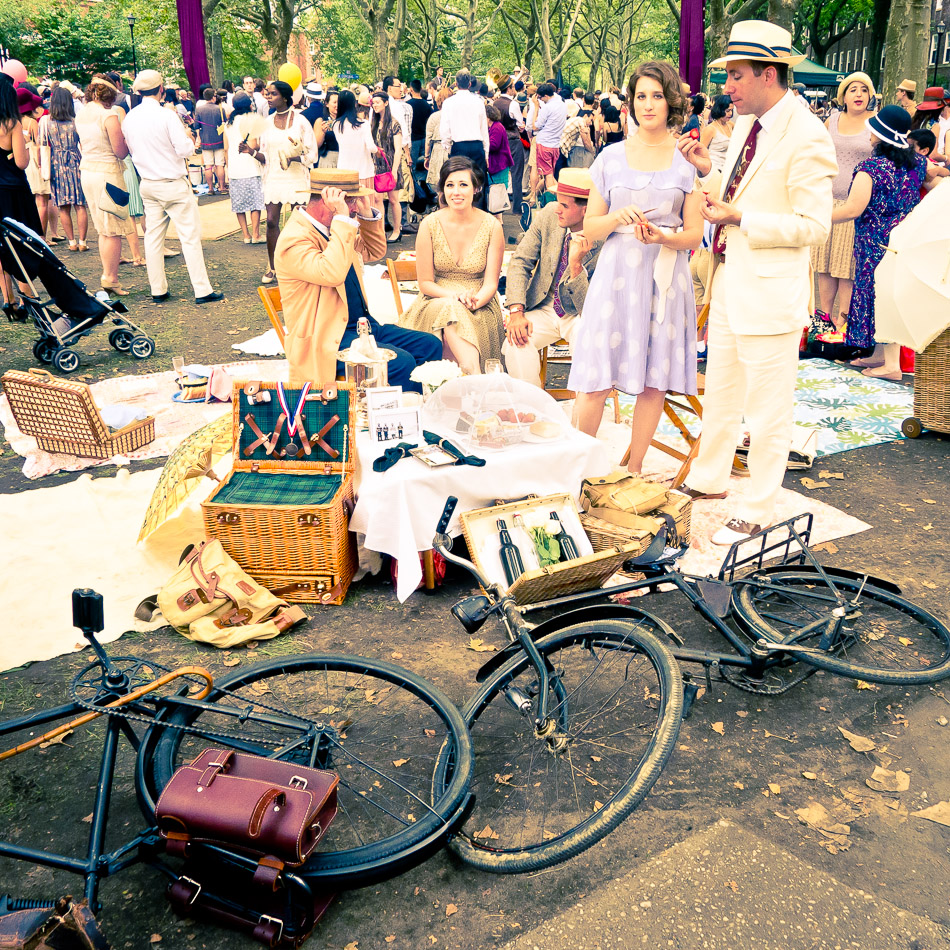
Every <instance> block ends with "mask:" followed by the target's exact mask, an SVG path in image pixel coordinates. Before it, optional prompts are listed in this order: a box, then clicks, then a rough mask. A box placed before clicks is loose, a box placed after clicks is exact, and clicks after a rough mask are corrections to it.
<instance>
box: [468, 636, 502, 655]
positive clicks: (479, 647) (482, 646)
mask: <svg viewBox="0 0 950 950" xmlns="http://www.w3.org/2000/svg"><path fill="white" fill-rule="evenodd" d="M468 649H469V650H474V651H475V652H476V653H492V652H494V650H495V649H496V648H495V647H493V646H492V645H491V644H490V643H485V642H484V641H483V640H481V639H479V638H478V637H471V638H470V639H469V641H468Z"/></svg>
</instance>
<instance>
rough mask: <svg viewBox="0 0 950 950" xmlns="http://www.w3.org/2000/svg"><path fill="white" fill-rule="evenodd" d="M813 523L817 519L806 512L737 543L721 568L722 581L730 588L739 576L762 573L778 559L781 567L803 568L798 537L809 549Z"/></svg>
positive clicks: (730, 550)
mask: <svg viewBox="0 0 950 950" xmlns="http://www.w3.org/2000/svg"><path fill="white" fill-rule="evenodd" d="M814 520H815V519H814V515H812V514H810V513H807V512H806V513H805V514H801V515H795V517H794V518H789V519H788V520H787V521H782V522H780V523H779V524H775V525H772V527H770V528H766V529H765V530H764V531H760V532H759V533H758V534H753V535H752V536H751V537H749V538H745V539H743V540H742V541H736V542H735V544H733V545H732V547H730V548H729V552H728V553H727V554H726V557H725V559H724V560H723V562H722V567H720V568H719V580H721V581H724V582H725V583H727V584H731V583H732V582H733V581H734V580H735V578H736V575H737V574H738V573H740V572H742V573H745V574H748V573H751V572H752V571H755V570H760V569H761V568H762V567H764V565H765V562H766V561H772V560H776V559H777V560H778V563H779V564H803V563H804V562H805V551H804V549H803V548H802V546H801V545H800V544H799V542H798V539H797V538H796V535H797V536H798V538H801V541H802V544H804V545H805V547H807V546H808V545H809V543H810V542H811V529H812V523H813V521H814ZM740 552H741V555H740Z"/></svg>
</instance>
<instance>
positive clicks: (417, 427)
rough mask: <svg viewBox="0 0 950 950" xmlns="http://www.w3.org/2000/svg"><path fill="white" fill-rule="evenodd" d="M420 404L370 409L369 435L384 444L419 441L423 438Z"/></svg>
mask: <svg viewBox="0 0 950 950" xmlns="http://www.w3.org/2000/svg"><path fill="white" fill-rule="evenodd" d="M419 413H420V407H419V406H399V407H397V408H395V409H378V410H375V411H374V410H372V409H370V410H369V413H368V415H369V437H370V439H372V440H373V441H374V442H377V443H379V444H380V445H384V444H386V443H388V442H418V441H419V440H420V439H421V438H422V422H421V421H420V418H419Z"/></svg>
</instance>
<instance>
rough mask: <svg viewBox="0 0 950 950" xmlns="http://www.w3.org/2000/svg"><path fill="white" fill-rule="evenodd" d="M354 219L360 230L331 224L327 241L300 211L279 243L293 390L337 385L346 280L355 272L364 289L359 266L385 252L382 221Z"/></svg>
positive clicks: (276, 257)
mask: <svg viewBox="0 0 950 950" xmlns="http://www.w3.org/2000/svg"><path fill="white" fill-rule="evenodd" d="M357 220H358V222H359V226H358V227H354V226H353V225H352V224H347V223H345V222H343V221H337V220H336V219H334V220H333V221H331V222H330V238H329V240H327V238H325V237H324V236H323V235H322V234H321V233H320V232H319V231H318V230H317V229H316V228H315V227H314V225H313V222H312V221H311V220H310V218H309V217H306V216H305V215H304V214H302V213H301V212H300V211H299V210H298V211H294V213H293V214H292V215H291V216H290V219H289V220H288V221H287V224H286V225H284V230H283V231H281V233H280V237H279V238H278V239H277V249H276V251H275V253H274V267H275V270H276V272H277V283H278V286H279V287H280V300H281V304H282V306H283V309H284V322H285V324H286V325H287V336H286V338H285V339H284V350H285V351H286V353H287V360H288V362H289V363H290V383H291V385H292V386H301V385H303V383H305V382H308V381H309V382H311V383H317V384H319V385H320V386H321V387H326V386H329V385H332V384H333V383H334V382H335V380H336V355H337V352H338V351H339V349H340V341H341V340H342V339H343V332H344V331H345V330H346V324H347V318H348V316H349V312H348V310H347V305H346V289H345V286H344V284H345V282H346V275H347V274H348V273H349V270H350V267H351V266H352V267H354V268H355V270H356V276H357V277H358V278H359V281H360V287H361V288H363V262H364V261H366V262H369V261H378V260H380V259H381V258H382V257H383V256H384V255H385V253H386V231H385V224H384V222H383V219H382V217H379V218H376V219H375V220H369V219H365V218H359V219H357ZM363 297H364V299H365V298H366V289H365V288H363Z"/></svg>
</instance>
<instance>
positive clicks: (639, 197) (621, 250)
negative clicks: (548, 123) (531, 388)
mask: <svg viewBox="0 0 950 950" xmlns="http://www.w3.org/2000/svg"><path fill="white" fill-rule="evenodd" d="M590 172H591V176H592V177H593V179H594V185H595V186H596V187H597V190H598V191H599V192H600V194H601V195H602V197H603V198H604V200H605V201H606V202H607V203H608V205H609V207H610V210H611V211H616V210H617V209H618V208H622V207H624V206H625V205H629V204H635V205H636V206H637V207H638V208H640V209H641V211H643V212H645V214H646V217H647V219H648V220H649V221H650V222H651V223H653V224H657V225H661V226H664V227H669V228H677V227H682V225H683V202H684V200H685V199H686V195H687V194H689V193H690V192H691V191H692V190H693V184H694V182H695V177H696V172H695V169H694V168H693V166H692V165H690V164H689V162H687V161H686V159H685V158H683V156H682V155H681V154H680V152H679V151H675V152H674V153H673V164H672V165H671V166H670V167H669V168H667V169H665V170H664V171H658V172H641V171H634V170H633V169H632V168H630V165H629V163H628V162H627V155H626V150H625V146H624V143H623V142H618V143H616V144H615V145H608V146H607V148H605V149H604V150H603V152H601V154H600V155H599V156H598V157H597V160H596V161H595V162H594V164H593V165H592V166H591V169H590ZM659 253H660V245H658V244H652V245H647V244H641V243H640V241H638V240H637V239H636V237H635V236H634V235H633V234H632V233H625V232H620V231H615V232H614V233H613V234H611V235H610V236H609V237H608V238H607V240H606V242H605V243H604V246H603V249H602V250H601V252H600V257H599V258H598V259H597V268H596V270H595V271H594V275H593V277H592V278H591V282H590V289H589V290H588V292H587V299H586V300H585V302H584V311H583V313H582V315H581V322H580V326H579V328H578V330H577V334H576V336H575V338H574V345H573V356H572V362H571V375H570V381H569V382H568V386H569V388H571V389H573V390H576V391H578V392H583V393H591V392H599V391H601V390H604V389H614V388H615V389H619V390H621V391H622V392H625V393H630V394H632V395H636V394H638V393H641V392H643V390H644V388H645V387H647V386H649V387H651V388H653V389H658V390H663V391H672V392H679V393H689V394H691V395H692V394H695V392H696V304H695V301H694V298H693V285H692V280H691V278H690V274H689V255H688V253H687V252H686V251H676V252H675V254H676V262H675V265H674V267H673V279H672V283H671V284H670V287H669V289H668V290H667V291H666V305H665V307H664V308H663V309H664V312H663V314H662V320H658V319H657V316H658V310H659V307H658V303H659V299H658V289H657V284H656V281H655V279H654V267H655V265H656V260H657V257H658V255H659Z"/></svg>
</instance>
